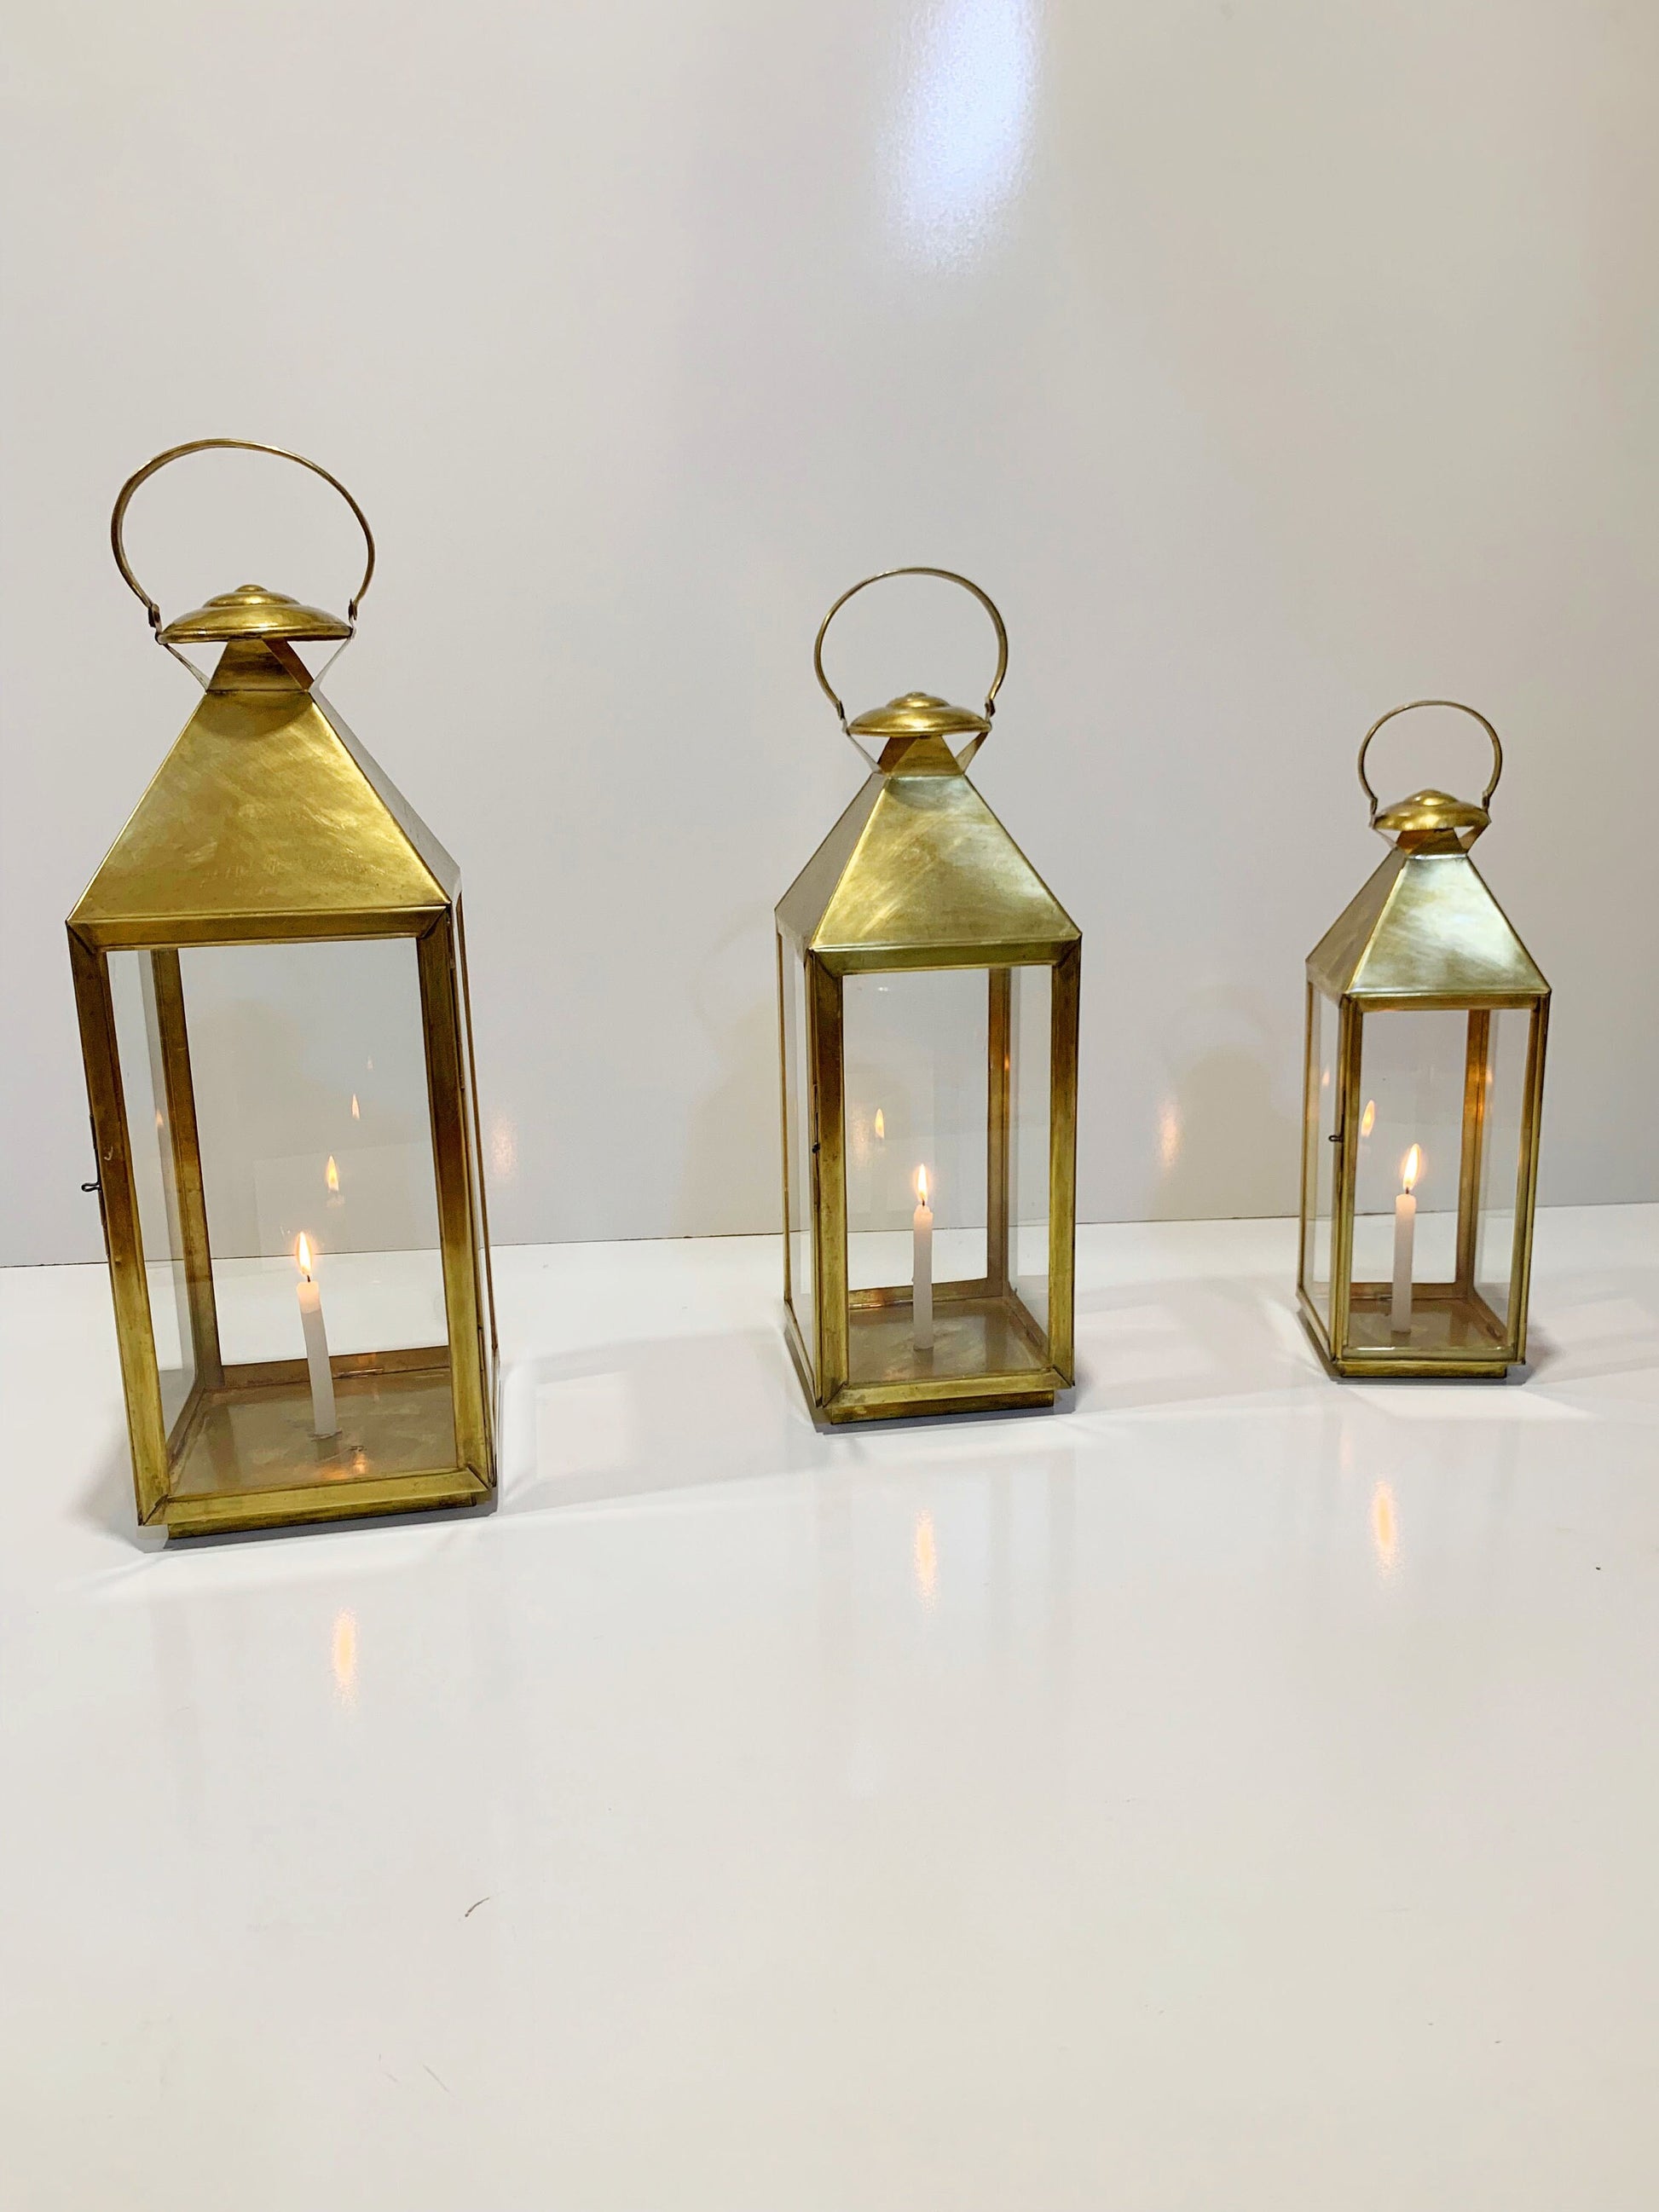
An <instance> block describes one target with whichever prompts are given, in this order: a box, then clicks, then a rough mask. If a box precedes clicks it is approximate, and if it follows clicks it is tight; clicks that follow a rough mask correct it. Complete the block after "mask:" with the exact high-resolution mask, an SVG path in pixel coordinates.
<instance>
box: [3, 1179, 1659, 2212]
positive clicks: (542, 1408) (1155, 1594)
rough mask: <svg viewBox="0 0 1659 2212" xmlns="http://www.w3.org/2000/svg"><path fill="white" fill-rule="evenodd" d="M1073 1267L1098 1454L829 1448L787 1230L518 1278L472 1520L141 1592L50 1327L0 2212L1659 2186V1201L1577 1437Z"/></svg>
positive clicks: (1620, 1244)
mask: <svg viewBox="0 0 1659 2212" xmlns="http://www.w3.org/2000/svg"><path fill="white" fill-rule="evenodd" d="M1293 1241H1294V1239H1293V1231H1292V1230H1291V1226H1290V1225H1287V1224H1283V1223H1233V1224H1225V1225H1164V1226H1158V1227H1149V1228H1131V1229H1100V1230H1085V1231H1084V1232H1083V1234H1082V1237H1081V1239H1080V1251H1079V1328H1078V1341H1079V1368H1080V1370H1081V1372H1082V1376H1083V1378H1084V1379H1083V1381H1082V1383H1081V1384H1080V1387H1079V1393H1078V1396H1077V1400H1076V1403H1075V1407H1074V1408H1073V1410H1072V1411H1071V1412H1069V1413H1058V1414H1054V1415H1052V1416H1042V1415H1037V1416H1026V1417H1023V1418H1013V1419H1001V1420H990V1421H981V1422H979V1423H968V1424H963V1423H955V1424H952V1425H945V1426H939V1427H933V1428H916V1427H908V1428H902V1429H893V1430H883V1431H868V1432H850V1433H849V1432H842V1433H840V1434H837V1435H835V1436H819V1435H818V1434H817V1433H816V1432H815V1431H813V1430H812V1428H811V1425H809V1423H808V1421H807V1419H806V1417H805V1412H804V1410H803V1407H802V1405H801V1402H800V1398H799V1391H798V1389H797V1387H796V1385H795V1382H794V1379H793V1374H792V1372H791V1370H790V1368H789V1364H788V1360H787V1354H786V1352H785V1350H784V1346H783V1342H782V1339H781V1335H780V1334H779V1331H778V1328H777V1315H776V1304H777V1297H776V1292H777V1280H778V1274H779V1262H778V1255H777V1249H776V1246H775V1243H772V1242H771V1241H769V1240H766V1239H749V1240H733V1241H731V1242H725V1243H683V1244H666V1245H664V1244H658V1245H651V1244H633V1245H620V1246H608V1247H600V1246H592V1245H590V1246H586V1247H582V1246H570V1247H565V1248H562V1249H519V1250H509V1251H506V1252H503V1253H502V1254H501V1255H500V1263H499V1273H498V1278H497V1279H498V1284H499V1287H500V1296H501V1316H502V1324H503V1331H504V1337H505V1342H504V1346H503V1349H504V1352H505V1354H506V1357H507V1363H508V1364H507V1377H506V1403H505V1419H504V1444H505V1454H504V1468H503V1474H504V1488H503V1495H502V1498H501V1508H500V1510H499V1511H498V1512H497V1513H495V1515H494V1516H492V1517H489V1518H488V1519H483V1520H479V1519H477V1518H467V1519H462V1520H457V1521H454V1522H437V1523H427V1524H425V1525H420V1526H389V1527H388V1526H381V1527H379V1528H364V1529H337V1530H329V1531H323V1532H320V1533H316V1534H304V1535H299V1536H293V1537H287V1538H278V1539H274V1540H271V1539H267V1540H264V1541H241V1542H234V1543H228V1544H219V1545H215V1546H210V1547H202V1546H199V1545H198V1546H196V1547H186V1546H182V1545H176V1544H175V1545H174V1546H173V1547H171V1548H170V1549H168V1550H167V1551H165V1552H160V1553H155V1552H150V1551H146V1550H143V1549H141V1548H140V1547H139V1542H138V1540H137V1536H136V1534H135V1532H134V1529H133V1527H132V1523H131V1486H130V1483H129V1480H128V1476H127V1469H126V1465H125V1442H124V1437H123V1430H122V1425H121V1418H120V1409H119V1405H118V1395H117V1393H118V1384H117V1376H116V1367H115V1356H114V1346H113V1334H112V1327H111V1322H110V1312H109V1301H108V1294H107V1291H106V1287H105V1284H104V1281H103V1279H102V1276H101V1274H100V1273H99V1272H98V1271H96V1270H93V1269H61V1270H40V1271H32V1272H15V1273H10V1274H9V1275H4V1276H0V1348H3V1396H0V1436H3V1442H4V1456H3V1482H4V1497H5V1509H6V1510H5V1531H6V1533H5V1538H4V1542H3V1546H0V1775H3V1781H4V1791H3V1799H4V1809H3V1816H0V2032H3V2039H4V2041H3V2063H0V2174H3V2179H4V2188H3V2191H0V2194H3V2197H4V2201H5V2202H6V2203H8V2204H9V2205H16V2206H18V2207H20V2208H29V2212H33V2208H36V2207H59V2206H63V2207H82V2206H86V2207H94V2206H96V2207H100V2208H102V2207H108V2206H113V2205H120V2206H122V2207H123V2208H142V2207H149V2206H157V2207H160V2206H163V2205H165V2206H167V2207H168V2208H169V2212H175V2208H179V2207H196V2206H201V2207H204V2208H205V2207H212V2208H215V2212H217V2208H218V2207H220V2206H222V2205H224V2204H226V2203H235V2204H236V2205H237V2206H238V2207H239V2208H240V2212H249V2208H258V2212H264V2208H270V2212H292V2209H293V2208H295V2207H297V2206H323V2207H327V2208H328V2209H329V2212H352V2208H358V2207H375V2208H380V2207H385V2208H387V2212H394V2209H395V2212H428V2208H430V2209H431V2212H452V2208H453V2212H489V2208H494V2207H513V2208H516V2207H520V2206H530V2205H536V2206H538V2207H552V2208H559V2207H567V2206H568V2207H583V2208H590V2207H591V2208H601V2212H605V2208H612V2207H615V2208H623V2207H629V2208H639V2207H653V2208H656V2207H662V2208H679V2207H697V2208H701V2207H709V2208H720V2212H732V2208H747V2207H757V2208H769V2209H770V2208H794V2207H802V2208H808V2207H810V2208H815V2209H816V2208H823V2212H845V2209H846V2208H851V2207H854V2206H856V2207H859V2208H861V2212H868V2208H879V2207H894V2208H899V2207H902V2208H905V2212H913V2208H920V2207H930V2206H939V2207H947V2206H948V2207H950V2208H952V2212H971V2208H979V2207H984V2208H996V2212H1006V2209H1007V2208H1013V2207H1019V2208H1024V2207H1043V2208H1047V2207H1056V2208H1060V2207H1065V2208H1070V2207H1077V2208H1088V2212H1095V2209H1096V2208H1099V2207H1103V2206H1114V2207H1115V2206H1121V2207H1124V2208H1126V2212H1129V2208H1133V2212H1164V2208H1169V2209H1170V2212H1174V2208H1177V2207H1178V2208H1182V2212H1188V2208H1192V2212H1199V2208H1202V2212H1211V2209H1212V2208H1213V2209H1214V2212H1254V2208H1261V2212H1285V2208H1288V2207H1302V2206H1307V2207H1317V2208H1320V2209H1321V2212H1326V2208H1333V2207H1339V2206H1340V2207H1341V2208H1343V2212H1359V2208H1370V2207H1376V2208H1378V2209H1379V2212H1381V2209H1382V2208H1388V2212H1399V2208H1402V2207H1407V2206H1409V2207H1412V2208H1413V2212H1425V2208H1437V2207H1442V2206H1444V2207H1447V2208H1453V2207H1455V2208H1459V2212H1463V2208H1467V2207H1468V2206H1471V2205H1483V2206H1484V2205H1491V2206H1502V2207H1504V2212H1523V2208H1533V2207H1537V2208H1540V2212H1542V2208H1546V2207H1548V2208H1551V2212H1554V2209H1555V2208H1559V2206H1561V2205H1563V2204H1567V2203H1571V2204H1574V2205H1577V2206H1585V2207H1593V2208H1595V2212H1623V2208H1626V2207H1630V2208H1636V2207H1638V2206H1639V2207H1643V2208H1644V2212H1645V2208H1647V2207H1650V2205H1651V2204H1652V2203H1654V2202H1655V2199H1656V2194H1659V2099H1656V2094H1655V2084H1656V2071H1659V2005H1656V2003H1655V1998H1654V1993H1655V1990H1656V1988H1659V1926H1656V1908H1655V1904H1654V1893H1655V1880H1654V1871H1653V1870H1654V1868H1655V1866H1656V1864H1659V1768H1656V1761H1655V1744H1656V1737H1659V1209H1655V1208H1645V1209H1638V1208H1607V1209H1602V1210H1598V1211H1594V1212H1590V1211H1586V1212H1557V1213H1546V1214H1545V1215H1543V1216H1542V1217H1541V1221H1540V1226H1539V1234H1538V1261H1537V1277H1536V1284H1535V1291H1534V1311H1535V1314H1536V1339H1535V1342H1534V1372H1533V1375H1532V1377H1531V1379H1530V1380H1529V1381H1528V1383H1526V1384H1524V1385H1523V1386H1519V1387H1517V1386H1516V1385H1515V1384H1509V1385H1504V1384H1479V1383H1470V1384H1415V1383H1411V1384H1403V1385H1393V1386H1383V1385H1372V1386H1365V1385H1357V1384H1347V1385H1339V1384H1336V1383H1330V1382H1328V1381H1327V1380H1326V1379H1325V1377H1324V1376H1322V1373H1321V1372H1320V1371H1319V1370H1318V1368H1317V1367H1316V1363H1315V1361H1314V1358H1313V1355H1312V1353H1311V1352H1310V1349H1309V1348H1308V1346H1307V1344H1306V1342H1305V1340H1304V1337H1303V1335H1302V1333H1301V1330H1300V1328H1298V1326H1297V1322H1296V1321H1295V1319H1294V1317H1293V1314H1292V1308H1291V1293H1290V1284H1291V1277H1292V1273H1293V1266H1292V1261H1293Z"/></svg>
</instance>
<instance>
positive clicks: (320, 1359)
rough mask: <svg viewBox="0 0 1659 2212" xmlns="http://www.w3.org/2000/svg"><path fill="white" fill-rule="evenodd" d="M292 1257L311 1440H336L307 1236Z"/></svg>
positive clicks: (319, 1298)
mask: <svg viewBox="0 0 1659 2212" xmlns="http://www.w3.org/2000/svg"><path fill="white" fill-rule="evenodd" d="M294 1256H295V1259H296V1260H297V1261H299V1263H300V1326H301V1328H302V1329H303V1330H304V1331H305V1338H306V1365H307V1368H308V1369H309V1370H310V1371H311V1433H312V1434H313V1436H314V1437H336V1436H338V1434H339V1433H340V1425H339V1422H338V1421H337V1419H336V1418H335V1413H334V1370H333V1369H332V1368H331V1366H330V1365H329V1364H328V1331H327V1329H326V1328H325V1327H324V1326H323V1294H322V1291H320V1290H319V1288H318V1285H317V1279H316V1277H315V1276H314V1275H313V1273H312V1258H311V1244H310V1240H309V1239H308V1238H307V1237H304V1236H301V1239H300V1241H299V1243H298V1244H297V1245H296V1246H295V1253H294Z"/></svg>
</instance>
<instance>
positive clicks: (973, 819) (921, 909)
mask: <svg viewBox="0 0 1659 2212" xmlns="http://www.w3.org/2000/svg"><path fill="white" fill-rule="evenodd" d="M882 763H883V764H882V765H881V766H880V767H878V769H876V770H875V772H874V773H873V774H872V775H871V776H870V778H869V780H868V781H866V784H865V785H864V787H863V788H862V789H861V790H860V793H858V796H857V797H856V798H855V799H854V801H853V803H852V805H850V806H849V807H848V809H847V811H846V812H845V813H844V814H843V815H842V817H841V819H840V821H839V822H837V823H836V826H835V828H834V829H832V830H831V831H830V832H829V836H827V837H826V838H825V839H824V841H823V844H822V845H820V846H819V848H818V849H817V852H816V853H815V854H813V855H812V858H811V860H809V861H808V862H807V864H806V866H805V868H803V869H802V871H801V872H800V874H799V876H798V877H797V878H795V881H794V883H793V884H792V885H791V886H790V888H789V890H787V892H786V893H785V895H784V896H783V898H782V899H781V901H780V902H779V905H778V909H777V919H778V927H779V928H780V929H781V930H782V931H783V933H784V934H785V935H786V936H787V937H789V938H790V939H793V941H794V942H795V943H796V944H797V945H799V947H800V948H801V950H802V951H804V952H810V953H811V954H812V955H814V956H815V957H817V958H818V959H819V960H821V961H822V962H823V964H824V966H825V967H826V968H828V969H830V970H832V971H833V972H834V973H836V974H838V975H854V974H857V973H859V972H860V970H863V969H890V968H985V967H1000V966H1008V965H1018V964H1021V963H1036V962H1044V961H1051V960H1054V959H1056V958H1057V957H1059V955H1060V952H1061V951H1064V949H1065V947H1066V945H1072V944H1075V943H1076V942H1077V941H1078V939H1079V935H1080V932H1079V929H1078V927H1077V924H1076V923H1075V922H1074V921H1073V920H1072V919H1071V917H1070V915H1067V914H1066V910H1065V908H1063V907H1062V906H1061V905H1060V902H1059V901H1058V900H1057V899H1056V898H1055V897H1054V893H1053V892H1052V891H1051V890H1049V889H1048V885H1047V884H1045V883H1044V882H1043V880H1042V877H1041V876H1039V875H1038V874H1037V872H1036V869H1035V868H1034V867H1033V866H1031V864H1030V861H1029V860H1027V859H1026V858H1025V855H1024V854H1023V853H1022V852H1021V851H1020V849H1019V848H1018V845H1016V844H1015V842H1014V841H1013V839H1012V837H1011V836H1009V835H1008V832H1007V831H1006V829H1004V828H1003V826H1002V824H1001V823H1000V822H999V821H998V820H997V817H996V816H995V815H994V814H993V813H992V811H991V810H990V808H989V807H988V806H987V805H986V803H985V801H984V800H983V799H981V796H980V794H979V793H978V792H977V791H976V790H975V788H974V786H973V785H972V784H971V783H970V782H969V780H968V778H967V776H966V775H963V772H962V769H961V768H960V767H959V766H958V764H957V760H956V757H955V756H954V755H953V754H952V753H951V750H950V748H949V747H948V745H946V744H945V740H944V738H942V737H941V736H939V735H938V734H924V735H920V736H916V737H914V738H906V737H902V736H900V737H896V738H894V739H893V740H892V742H891V743H890V745H889V746H888V748H887V750H886V751H885V752H884V754H883V756H882Z"/></svg>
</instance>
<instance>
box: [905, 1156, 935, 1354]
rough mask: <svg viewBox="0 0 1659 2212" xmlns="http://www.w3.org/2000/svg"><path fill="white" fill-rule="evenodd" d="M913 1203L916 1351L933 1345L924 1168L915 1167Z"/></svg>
mask: <svg viewBox="0 0 1659 2212" xmlns="http://www.w3.org/2000/svg"><path fill="white" fill-rule="evenodd" d="M916 1199H917V1201H918V1202H917V1206H916V1210H915V1213H914V1214H913V1215H912V1216H911V1218H910V1278H911V1284H912V1296H911V1309H912V1313H913V1316H914V1323H915V1325H914V1328H913V1332H912V1334H913V1338H914V1340H915V1347H916V1350H917V1351H918V1352H931V1351H932V1350H933V1208H932V1207H931V1206H929V1205H928V1203H927V1169H926V1168H918V1169H917V1170H916Z"/></svg>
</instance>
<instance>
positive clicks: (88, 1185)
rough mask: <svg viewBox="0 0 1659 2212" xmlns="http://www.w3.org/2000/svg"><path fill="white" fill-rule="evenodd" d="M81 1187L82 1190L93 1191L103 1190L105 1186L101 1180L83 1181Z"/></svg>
mask: <svg viewBox="0 0 1659 2212" xmlns="http://www.w3.org/2000/svg"><path fill="white" fill-rule="evenodd" d="M81 1188H82V1190H87V1191H92V1190H98V1191H101V1190H102V1188H104V1186H103V1184H102V1183H100V1182H83V1183H82V1186H81Z"/></svg>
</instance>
